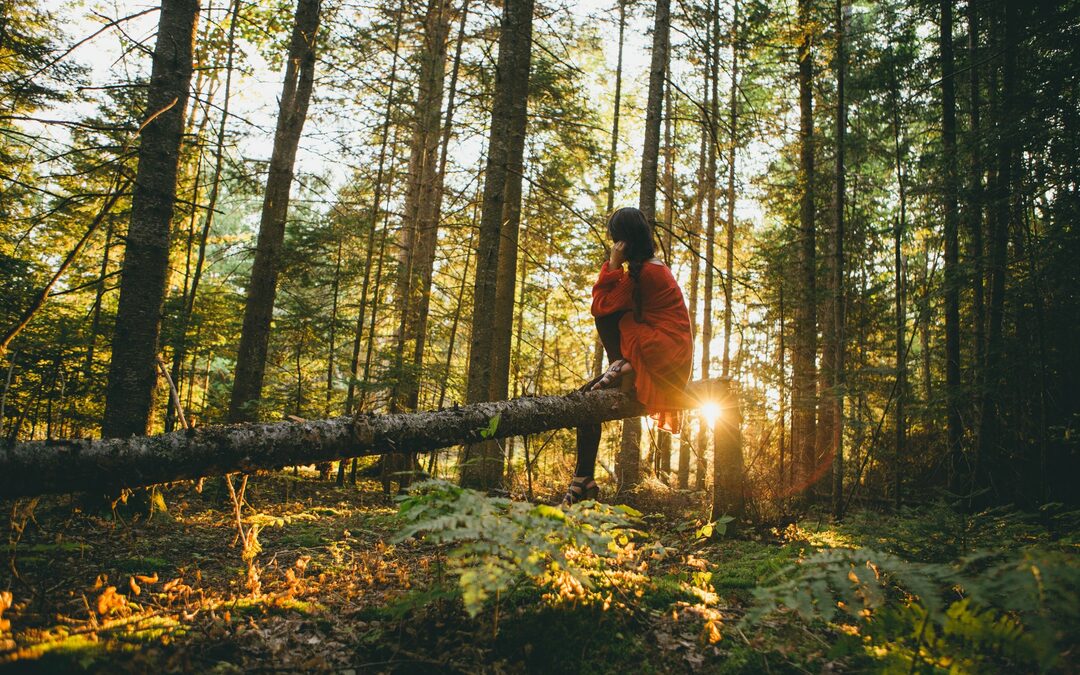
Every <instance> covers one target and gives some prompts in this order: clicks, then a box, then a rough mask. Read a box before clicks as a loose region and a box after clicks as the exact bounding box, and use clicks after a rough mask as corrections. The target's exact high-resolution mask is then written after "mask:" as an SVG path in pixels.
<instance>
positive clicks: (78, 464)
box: [0, 379, 726, 498]
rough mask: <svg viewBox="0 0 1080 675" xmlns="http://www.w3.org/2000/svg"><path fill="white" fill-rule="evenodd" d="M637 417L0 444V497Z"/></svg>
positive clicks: (369, 423) (408, 420) (629, 407)
mask: <svg viewBox="0 0 1080 675" xmlns="http://www.w3.org/2000/svg"><path fill="white" fill-rule="evenodd" d="M725 388H726V383H725V382H724V381H723V380H720V379H715V380H701V381H696V382H691V383H690V384H688V385H687V391H688V392H689V393H690V394H691V396H693V397H697V398H698V399H700V400H705V399H708V398H715V397H717V396H718V392H723V391H724V390H725ZM643 412H644V410H643V408H642V406H641V404H640V403H638V402H637V400H635V399H634V398H633V396H630V395H627V394H625V393H623V392H621V391H618V390H615V389H608V390H601V391H593V392H587V393H584V392H574V393H571V394H567V395H565V396H538V397H532V396H526V397H522V398H517V399H513V400H510V401H492V402H483V403H473V404H469V405H464V406H454V407H453V408H448V409H446V410H437V411H431V412H420V413H397V414H389V415H373V414H357V415H355V416H343V417H336V418H333V419H326V420H309V421H288V422H275V423H263V424H260V423H241V424H234V425H224V426H206V427H195V428H193V429H188V430H180V431H174V432H171V433H168V434H161V435H157V436H136V437H128V438H112V439H103V440H92V439H80V440H74V441H25V442H22V443H14V444H5V445H3V446H0V497H2V498H12V497H21V496H30V495H37V494H42V493H50V492H51V493H60V492H74V491H81V490H93V491H101V490H102V489H103V488H112V487H139V486H144V485H152V484H155V483H161V482H165V481H173V480H186V479H193V478H198V477H200V476H212V475H220V474H225V473H229V472H233V471H247V472H250V471H255V470H258V469H275V468H280V467H282V466H287V465H291V464H310V463H313V462H325V461H331V460H336V459H343V458H346V457H355V456H360V455H375V454H384V453H408V452H425V451H430V450H435V449H438V448H445V447H449V446H452V445H457V444H461V443H475V442H477V441H480V440H483V436H482V435H481V431H486V430H488V429H489V428H491V426H492V425H494V433H493V434H491V435H490V436H489V437H490V438H506V437H508V436H522V435H525V434H534V433H538V432H541V431H548V430H552V429H564V428H571V427H577V426H581V425H584V424H596V423H599V422H604V421H607V420H614V419H623V418H627V417H638V416H640V415H642V414H643ZM496 416H498V420H497V422H494V423H493V422H492V420H493V419H494V418H495V417H496Z"/></svg>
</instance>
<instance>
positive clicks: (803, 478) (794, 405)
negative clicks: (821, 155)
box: [791, 0, 820, 485]
mask: <svg viewBox="0 0 1080 675" xmlns="http://www.w3.org/2000/svg"><path fill="white" fill-rule="evenodd" d="M812 8H813V3H812V2H811V0H799V5H798V22H799V26H800V29H801V38H800V40H799V49H798V60H799V174H800V177H799V188H800V192H801V195H800V200H799V229H798V235H799V236H798V237H797V238H796V246H797V248H798V253H799V256H798V283H797V285H796V288H797V289H798V291H797V295H796V299H795V345H794V350H793V354H792V371H793V375H792V383H791V414H792V425H791V427H792V428H791V436H792V438H791V447H792V453H793V461H796V462H797V465H798V466H800V467H801V470H800V471H799V472H797V475H798V480H799V481H800V482H802V483H803V484H804V485H807V484H809V483H810V482H812V481H813V480H814V479H815V478H816V475H820V474H819V467H818V466H817V457H816V453H815V449H814V443H815V438H814V431H815V426H816V420H815V411H816V408H817V405H816V400H815V399H816V391H815V390H816V380H817V367H816V364H815V359H816V356H817V259H816V255H817V251H816V248H817V230H816V228H815V222H814V98H813V97H814V63H813V38H814V30H813V16H812Z"/></svg>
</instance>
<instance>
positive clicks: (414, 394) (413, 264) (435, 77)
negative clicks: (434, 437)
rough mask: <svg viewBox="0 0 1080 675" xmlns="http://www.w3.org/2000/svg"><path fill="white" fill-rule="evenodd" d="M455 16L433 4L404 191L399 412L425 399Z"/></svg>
mask: <svg viewBox="0 0 1080 675" xmlns="http://www.w3.org/2000/svg"><path fill="white" fill-rule="evenodd" d="M450 18H451V16H450V11H449V7H448V6H447V0H428V2H427V9H426V12H425V16H424V31H423V37H422V48H421V54H420V73H419V81H418V84H417V96H416V102H415V104H414V107H413V121H412V139H411V141H410V152H409V173H408V175H409V183H408V189H407V190H406V193H405V213H404V217H403V222H402V228H401V237H400V241H399V251H400V258H399V261H398V278H397V285H396V289H395V294H396V298H397V300H396V304H397V307H398V308H399V309H400V310H401V319H400V322H399V324H398V334H397V350H396V351H397V353H396V357H395V358H396V366H397V367H396V368H395V370H396V371H397V378H396V380H395V384H394V388H393V392H392V394H391V397H390V405H391V410H392V411H394V412H397V411H398V410H401V409H409V410H415V409H416V407H417V404H418V403H419V396H420V371H421V369H422V367H423V353H424V342H425V340H424V338H425V336H424V335H423V332H424V330H425V329H426V326H427V311H428V306H429V301H430V295H429V294H430V292H431V278H432V270H433V267H434V264H435V248H436V244H437V242H438V234H439V211H440V207H441V204H440V202H441V200H442V191H441V190H440V189H439V187H440V186H439V184H438V174H439V168H440V167H439V162H440V160H439V148H440V138H441V131H442V125H441V121H442V101H443V81H444V77H445V74H446V52H447V46H448V37H449V32H450ZM406 352H411V353H408V354H407V353H406Z"/></svg>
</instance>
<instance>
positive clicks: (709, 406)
mask: <svg viewBox="0 0 1080 675" xmlns="http://www.w3.org/2000/svg"><path fill="white" fill-rule="evenodd" d="M701 416H702V417H703V418H705V423H706V424H708V425H709V426H710V427H711V426H713V425H715V424H716V420H718V419H720V406H719V404H717V403H716V402H714V401H707V402H706V403H705V405H703V406H701Z"/></svg>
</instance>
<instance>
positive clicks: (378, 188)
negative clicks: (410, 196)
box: [338, 8, 404, 483]
mask: <svg viewBox="0 0 1080 675" xmlns="http://www.w3.org/2000/svg"><path fill="white" fill-rule="evenodd" d="M403 13H404V10H402V9H401V8H399V9H398V11H397V15H396V19H395V24H394V47H393V50H394V56H393V59H392V60H391V62H390V77H389V83H388V84H387V92H386V112H384V113H383V124H382V133H381V140H380V142H379V162H378V168H377V169H376V171H375V185H374V191H373V194H372V197H371V210H370V216H369V218H368V220H369V225H370V227H371V229H370V230H368V236H367V246H366V248H365V255H366V257H365V260H364V281H363V283H362V284H361V286H360V307H359V308H358V309H357V315H356V333H355V334H354V335H353V346H352V360H351V361H350V364H349V373H350V377H349V388H348V389H347V390H346V392H345V414H346V415H351V414H352V412H353V400H354V396H355V395H356V384H357V382H358V378H359V376H360V343H361V342H362V340H363V335H364V327H365V324H364V314H365V313H366V311H367V309H368V290H369V288H370V284H371V261H372V259H373V257H374V254H375V232H376V231H377V230H378V229H379V228H378V224H379V204H380V203H381V202H382V188H383V169H384V168H385V166H386V146H387V144H388V143H389V142H390V122H391V119H392V117H393V112H394V89H395V86H396V85H397V67H398V48H399V46H400V42H401V24H402V17H403ZM381 255H382V254H381V252H380V258H379V268H380V269H382V258H381ZM377 289H378V286H376V297H378V292H377ZM374 314H375V312H374V311H372V316H374ZM369 344H370V342H369ZM365 379H366V368H365ZM362 407H363V406H361V408H362ZM344 479H345V474H344V471H341V470H340V469H339V471H338V483H342V482H343V481H344Z"/></svg>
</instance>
